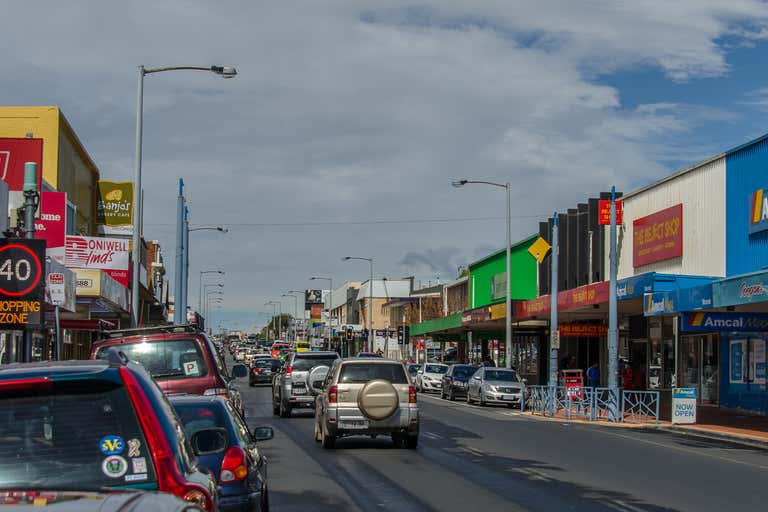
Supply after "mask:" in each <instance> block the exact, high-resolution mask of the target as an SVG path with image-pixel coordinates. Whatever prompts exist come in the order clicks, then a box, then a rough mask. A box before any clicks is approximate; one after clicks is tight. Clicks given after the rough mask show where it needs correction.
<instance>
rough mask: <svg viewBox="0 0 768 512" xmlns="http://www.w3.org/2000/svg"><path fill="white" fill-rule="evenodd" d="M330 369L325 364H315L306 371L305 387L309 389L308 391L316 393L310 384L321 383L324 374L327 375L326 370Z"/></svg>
mask: <svg viewBox="0 0 768 512" xmlns="http://www.w3.org/2000/svg"><path fill="white" fill-rule="evenodd" d="M329 371H330V368H328V367H327V366H325V365H323V366H315V367H314V368H312V369H311V370H310V371H309V372H308V373H307V389H309V392H310V393H312V394H313V395H317V390H316V389H315V388H314V386H312V384H313V383H315V384H317V383H321V384H322V382H323V381H325V378H326V376H328V372H329Z"/></svg>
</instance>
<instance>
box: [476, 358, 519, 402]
mask: <svg viewBox="0 0 768 512" xmlns="http://www.w3.org/2000/svg"><path fill="white" fill-rule="evenodd" d="M524 396H525V383H524V382H523V381H522V380H521V379H520V377H519V376H518V375H517V372H516V371H515V370H512V369H510V368H494V367H488V366H485V367H481V368H479V369H478V370H477V371H476V372H475V374H474V375H473V376H472V378H471V379H469V385H468V386H467V403H470V404H471V403H472V402H473V401H478V402H479V403H480V405H485V404H504V405H508V406H509V407H513V406H514V405H518V406H519V405H520V403H521V401H522V400H523V397H524Z"/></svg>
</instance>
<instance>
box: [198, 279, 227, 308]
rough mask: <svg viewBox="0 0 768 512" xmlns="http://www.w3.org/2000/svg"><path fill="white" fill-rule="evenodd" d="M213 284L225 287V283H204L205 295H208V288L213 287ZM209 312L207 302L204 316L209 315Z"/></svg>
mask: <svg viewBox="0 0 768 512" xmlns="http://www.w3.org/2000/svg"><path fill="white" fill-rule="evenodd" d="M213 286H218V287H219V288H224V285H223V284H221V283H209V284H205V285H203V295H204V296H205V297H208V288H211V287H213ZM207 314H208V305H207V304H206V307H205V312H204V314H203V316H205V315H207Z"/></svg>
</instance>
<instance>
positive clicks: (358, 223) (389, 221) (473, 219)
mask: <svg viewBox="0 0 768 512" xmlns="http://www.w3.org/2000/svg"><path fill="white" fill-rule="evenodd" d="M547 217H548V215H547V214H540V215H513V216H512V218H513V219H542V218H547ZM505 218H506V217H467V218H454V219H384V220H328V221H317V220H312V221H306V222H220V223H219V224H221V225H223V226H227V227H231V226H240V227H264V228H267V227H302V226H368V225H378V224H437V223H446V222H483V221H489V220H504V219H505ZM144 225H145V226H175V224H150V223H146V224H144Z"/></svg>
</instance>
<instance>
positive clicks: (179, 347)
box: [96, 339, 208, 379]
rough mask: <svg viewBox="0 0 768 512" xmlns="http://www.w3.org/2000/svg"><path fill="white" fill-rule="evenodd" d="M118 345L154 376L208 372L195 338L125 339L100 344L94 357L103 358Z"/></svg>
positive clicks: (181, 376) (186, 376)
mask: <svg viewBox="0 0 768 512" xmlns="http://www.w3.org/2000/svg"><path fill="white" fill-rule="evenodd" d="M113 348H117V349H119V350H120V351H122V352H123V353H125V355H126V356H128V359H130V360H132V361H138V362H139V363H141V364H142V365H144V368H146V369H147V371H148V372H149V373H150V374H151V375H152V377H153V378H155V379H191V378H195V377H204V376H206V375H208V365H206V363H205V357H204V356H203V353H202V351H201V350H200V346H199V345H198V344H197V342H196V341H195V340H192V339H187V340H185V339H180V340H158V341H142V342H137V343H124V344H121V345H119V346H116V345H112V346H107V347H102V348H100V349H99V350H98V352H97V353H96V358H98V359H106V358H107V352H108V351H109V350H110V349H113Z"/></svg>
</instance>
